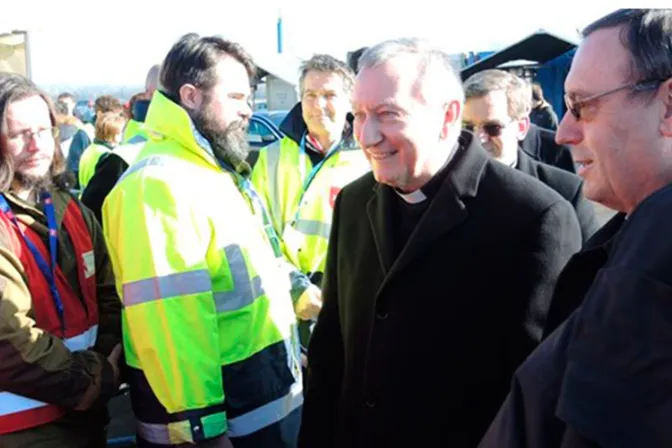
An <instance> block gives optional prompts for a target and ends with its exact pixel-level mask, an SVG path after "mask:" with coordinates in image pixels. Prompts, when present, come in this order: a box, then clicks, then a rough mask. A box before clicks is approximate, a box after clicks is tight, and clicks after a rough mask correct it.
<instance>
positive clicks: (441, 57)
mask: <svg viewBox="0 0 672 448" xmlns="http://www.w3.org/2000/svg"><path fill="white" fill-rule="evenodd" d="M402 55H414V56H417V57H418V59H419V64H420V67H419V71H418V76H419V77H420V76H425V75H426V74H427V73H429V72H430V71H432V72H433V73H435V74H437V75H438V76H439V77H440V79H443V83H442V84H440V85H446V86H449V85H450V83H451V82H452V83H454V84H455V86H457V89H458V93H459V95H460V100H461V101H464V92H463V90H462V79H461V77H460V75H459V74H458V73H457V69H456V67H455V65H454V63H453V60H452V59H451V57H450V55H448V53H446V52H444V51H442V50H440V49H438V48H437V47H435V46H433V45H431V44H430V43H429V42H427V41H426V40H423V39H418V38H407V37H404V38H399V39H391V40H386V41H384V42H381V43H379V44H376V45H374V46H373V47H369V48H367V49H366V50H364V52H363V53H362V56H361V57H360V58H359V63H358V71H361V70H362V69H365V68H373V67H376V66H378V65H380V64H383V63H385V62H387V61H389V60H390V59H393V58H395V57H397V56H402ZM437 93H438V92H437ZM444 94H445V97H446V98H445V99H448V97H449V89H446V90H445V92H444ZM442 99H443V98H442Z"/></svg>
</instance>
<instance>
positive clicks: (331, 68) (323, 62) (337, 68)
mask: <svg viewBox="0 0 672 448" xmlns="http://www.w3.org/2000/svg"><path fill="white" fill-rule="evenodd" d="M300 70H301V75H300V76H299V88H300V90H301V94H303V82H304V81H305V79H306V76H307V75H308V72H322V73H335V74H337V75H338V76H340V77H341V78H342V79H343V87H345V91H346V92H347V93H350V92H352V85H353V84H354V82H355V73H354V72H353V71H352V69H351V68H350V67H349V66H348V64H346V63H345V62H343V61H341V60H339V59H336V58H335V57H333V56H330V55H328V54H316V55H313V57H312V58H310V59H308V60H307V61H304V62H303V63H302V64H301V68H300Z"/></svg>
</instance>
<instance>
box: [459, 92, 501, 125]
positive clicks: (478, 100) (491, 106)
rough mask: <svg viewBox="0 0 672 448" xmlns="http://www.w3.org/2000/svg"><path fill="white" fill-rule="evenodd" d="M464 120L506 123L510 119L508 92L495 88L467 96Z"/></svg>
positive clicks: (477, 122) (476, 122) (481, 122)
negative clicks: (484, 92) (481, 93)
mask: <svg viewBox="0 0 672 448" xmlns="http://www.w3.org/2000/svg"><path fill="white" fill-rule="evenodd" d="M464 120H465V121H468V122H470V123H472V124H484V123H488V122H492V121H499V122H502V123H506V122H507V121H509V120H510V117H509V100H508V98H507V96H506V92H505V91H504V90H493V91H491V92H488V93H486V94H485V95H482V96H474V97H471V98H467V100H466V101H465V103H464Z"/></svg>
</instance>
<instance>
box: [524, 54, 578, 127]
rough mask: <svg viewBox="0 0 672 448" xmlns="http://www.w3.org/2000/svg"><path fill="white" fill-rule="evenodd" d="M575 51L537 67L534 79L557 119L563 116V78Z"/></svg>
mask: <svg viewBox="0 0 672 448" xmlns="http://www.w3.org/2000/svg"><path fill="white" fill-rule="evenodd" d="M574 53H576V49H573V50H570V51H568V52H567V53H564V54H562V55H560V56H558V57H557V58H555V59H552V60H550V61H548V62H547V63H545V64H544V65H542V66H541V67H539V69H538V70H537V74H536V76H535V78H534V80H535V81H536V82H538V83H539V84H540V85H541V88H542V89H543V90H544V97H545V98H546V101H548V102H549V103H550V104H551V105H552V106H553V110H555V113H556V114H558V118H559V119H562V116H563V115H564V114H565V101H564V99H563V96H564V94H565V78H566V77H567V73H568V72H569V67H570V65H571V63H572V58H573V57H574Z"/></svg>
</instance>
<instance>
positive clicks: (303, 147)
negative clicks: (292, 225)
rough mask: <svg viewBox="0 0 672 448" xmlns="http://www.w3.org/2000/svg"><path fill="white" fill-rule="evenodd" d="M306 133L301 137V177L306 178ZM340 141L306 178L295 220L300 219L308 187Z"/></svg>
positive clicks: (334, 151)
mask: <svg viewBox="0 0 672 448" xmlns="http://www.w3.org/2000/svg"><path fill="white" fill-rule="evenodd" d="M306 135H307V134H303V137H302V138H301V143H300V144H299V166H300V168H301V179H304V176H305V175H306V171H305V166H306V165H305V163H304V162H305V160H303V159H304V157H303V156H304V155H306ZM339 145H340V143H336V144H335V145H334V146H332V147H331V149H329V151H328V152H327V154H326V155H325V156H324V159H322V160H320V162H319V163H318V164H317V165H315V166H314V167H313V169H312V170H310V173H308V177H306V178H305V180H304V181H303V188H302V189H301V196H300V197H299V203H298V204H299V205H298V206H297V210H296V215H295V216H294V221H297V220H298V219H299V209H300V208H301V203H303V198H304V196H305V195H306V192H307V191H308V187H310V184H311V183H312V182H313V180H314V179H315V176H317V173H318V172H319V171H320V169H321V168H322V166H323V165H324V163H325V162H326V161H327V160H329V157H331V156H332V155H334V154H336V152H337V149H338V147H339Z"/></svg>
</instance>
